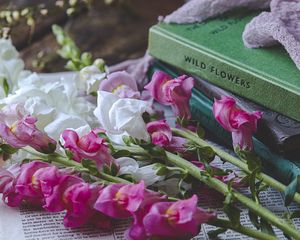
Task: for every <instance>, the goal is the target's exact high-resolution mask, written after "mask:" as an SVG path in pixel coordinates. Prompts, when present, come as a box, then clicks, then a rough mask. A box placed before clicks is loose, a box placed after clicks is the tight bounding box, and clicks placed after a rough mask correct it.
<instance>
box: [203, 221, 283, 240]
mask: <svg viewBox="0 0 300 240" xmlns="http://www.w3.org/2000/svg"><path fill="white" fill-rule="evenodd" d="M208 224H209V225H212V226H215V227H220V228H225V229H231V230H233V231H235V232H238V233H241V234H243V235H246V236H249V237H252V238H253V239H259V240H276V239H277V238H276V237H274V236H271V235H269V234H267V233H263V232H260V231H257V230H254V229H251V228H247V227H244V226H242V225H237V226H236V225H234V224H232V223H231V222H230V221H228V220H226V219H220V218H217V219H214V220H212V221H210V222H208Z"/></svg>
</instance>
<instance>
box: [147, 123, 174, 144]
mask: <svg viewBox="0 0 300 240" xmlns="http://www.w3.org/2000/svg"><path fill="white" fill-rule="evenodd" d="M147 131H148V133H150V134H151V140H152V143H153V144H155V145H158V146H160V147H165V146H168V145H169V144H170V142H171V141H172V132H171V128H170V126H169V125H168V124H167V122H166V120H159V121H154V122H149V123H148V124H147Z"/></svg>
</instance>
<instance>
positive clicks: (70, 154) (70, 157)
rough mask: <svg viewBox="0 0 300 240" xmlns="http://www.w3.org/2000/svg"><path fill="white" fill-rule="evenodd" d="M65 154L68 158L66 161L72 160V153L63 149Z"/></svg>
mask: <svg viewBox="0 0 300 240" xmlns="http://www.w3.org/2000/svg"><path fill="white" fill-rule="evenodd" d="M65 154H66V156H67V157H68V159H70V160H71V159H73V153H72V152H71V151H69V150H67V149H65Z"/></svg>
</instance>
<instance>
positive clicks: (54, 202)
mask: <svg viewBox="0 0 300 240" xmlns="http://www.w3.org/2000/svg"><path fill="white" fill-rule="evenodd" d="M82 182H83V180H82V179H81V178H79V177H77V176H73V175H69V174H64V175H62V176H61V177H60V178H59V182H58V184H53V185H52V184H50V183H49V185H48V187H47V190H46V189H44V191H43V195H44V205H43V208H44V209H46V210H47V211H48V212H60V211H63V210H64V209H66V202H65V199H64V192H65V191H66V190H67V189H68V188H69V187H71V186H72V185H74V184H77V183H82Z"/></svg>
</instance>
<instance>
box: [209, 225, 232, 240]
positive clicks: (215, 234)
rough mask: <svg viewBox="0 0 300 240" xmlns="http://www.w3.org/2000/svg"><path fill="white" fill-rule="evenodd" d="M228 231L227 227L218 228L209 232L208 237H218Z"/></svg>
mask: <svg viewBox="0 0 300 240" xmlns="http://www.w3.org/2000/svg"><path fill="white" fill-rule="evenodd" d="M226 231H227V229H226V228H217V229H216V230H211V231H209V232H208V233H207V235H208V237H209V238H211V239H216V238H217V237H218V235H219V234H222V233H225V232H226Z"/></svg>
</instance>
